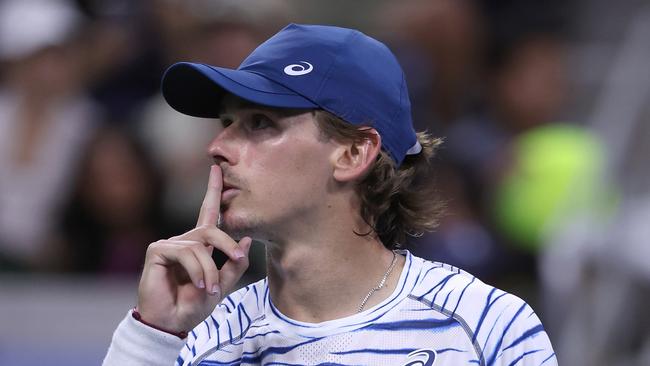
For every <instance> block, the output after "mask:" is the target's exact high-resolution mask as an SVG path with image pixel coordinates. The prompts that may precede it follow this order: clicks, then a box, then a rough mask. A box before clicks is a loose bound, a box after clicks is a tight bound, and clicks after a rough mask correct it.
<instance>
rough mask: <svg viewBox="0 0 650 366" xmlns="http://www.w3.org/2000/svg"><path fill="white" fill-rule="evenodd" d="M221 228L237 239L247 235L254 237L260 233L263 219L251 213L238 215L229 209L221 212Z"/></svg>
mask: <svg viewBox="0 0 650 366" xmlns="http://www.w3.org/2000/svg"><path fill="white" fill-rule="evenodd" d="M221 215H222V216H221V222H220V223H219V228H220V229H221V230H223V231H224V232H225V233H226V234H228V235H230V237H232V238H233V239H235V240H239V239H241V238H243V237H245V236H249V237H252V238H254V237H255V236H256V234H258V228H259V227H260V225H261V220H260V219H259V218H257V217H252V216H249V215H241V214H240V215H238V214H234V213H232V212H229V211H225V212H223V213H222V214H221Z"/></svg>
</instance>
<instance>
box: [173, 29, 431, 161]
mask: <svg viewBox="0 0 650 366" xmlns="http://www.w3.org/2000/svg"><path fill="white" fill-rule="evenodd" d="M226 52H227V51H226ZM162 93H163V96H164V97H165V99H166V100H167V103H169V105H170V106H171V107H172V108H174V109H176V110H177V111H179V112H181V113H184V114H188V115H190V116H195V117H212V118H216V117H218V115H219V110H220V107H221V106H220V102H221V99H222V98H223V96H224V95H225V94H226V93H232V94H234V95H236V96H238V97H240V98H242V99H245V100H247V101H250V102H253V103H257V104H261V105H265V106H270V107H280V108H314V109H324V110H326V111H328V112H330V113H332V114H334V115H336V116H337V117H339V118H341V119H343V120H344V121H346V122H348V123H351V124H354V125H369V126H372V127H374V128H375V129H376V130H377V131H378V132H379V135H380V136H381V139H382V148H383V149H384V150H385V151H387V152H388V153H389V154H390V156H391V157H392V158H393V160H394V161H395V162H396V164H397V165H398V166H399V165H400V164H401V163H402V161H403V160H404V157H405V156H406V155H410V154H417V153H419V152H420V150H421V149H422V148H421V146H420V144H419V143H418V141H417V137H416V135H415V130H414V129H413V122H412V120H411V103H410V100H409V96H408V91H407V87H406V80H405V78H404V72H403V71H402V68H401V67H400V65H399V63H398V62H397V59H396V58H395V56H394V55H393V54H392V53H391V51H390V50H389V49H388V47H386V46H385V45H384V44H383V43H381V42H379V41H377V40H376V39H373V38H370V37H368V36H366V35H365V34H363V33H361V32H359V31H357V30H353V29H346V28H340V27H332V26H320V25H297V24H290V25H288V26H287V27H285V28H284V29H282V30H281V31H280V32H278V33H277V34H276V35H274V36H273V37H271V38H269V39H268V40H267V41H266V42H264V43H262V44H261V45H260V46H259V47H257V48H256V49H255V50H254V51H253V52H252V53H251V54H250V55H249V56H248V57H247V58H246V59H245V60H244V61H243V62H242V64H241V65H240V66H239V68H237V69H236V70H232V69H226V68H221V67H215V66H211V65H205V64H198V63H189V62H181V63H177V64H174V65H172V66H171V67H170V68H169V69H167V71H166V72H165V75H164V76H163V80H162Z"/></svg>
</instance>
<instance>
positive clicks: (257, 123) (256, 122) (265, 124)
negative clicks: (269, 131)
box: [249, 113, 273, 131]
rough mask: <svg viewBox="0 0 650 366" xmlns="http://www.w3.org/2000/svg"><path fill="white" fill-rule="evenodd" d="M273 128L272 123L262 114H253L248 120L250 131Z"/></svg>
mask: <svg viewBox="0 0 650 366" xmlns="http://www.w3.org/2000/svg"><path fill="white" fill-rule="evenodd" d="M271 126H273V121H272V120H271V119H270V118H269V117H267V116H265V115H263V114H258V113H256V114H253V115H252V116H251V119H250V123H249V128H250V129H251V130H252V131H255V130H263V129H265V128H269V127H271Z"/></svg>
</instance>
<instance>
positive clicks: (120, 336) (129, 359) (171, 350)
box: [103, 310, 185, 366]
mask: <svg viewBox="0 0 650 366" xmlns="http://www.w3.org/2000/svg"><path fill="white" fill-rule="evenodd" d="M131 311H132V310H129V312H128V313H127V316H126V317H125V318H124V319H123V320H122V321H121V322H120V324H119V325H118V327H117V329H116V330H115V333H113V339H112V341H111V345H110V347H109V349H108V353H107V354H106V357H105V358H104V362H103V365H104V366H122V365H130V366H140V365H142V366H144V365H166V366H170V365H173V364H174V362H175V361H176V359H177V357H178V354H179V352H180V350H181V348H182V347H183V345H184V343H185V341H183V340H181V339H179V338H178V337H176V336H174V335H171V334H168V333H165V332H162V331H159V330H156V329H154V328H151V327H149V326H146V325H144V324H142V323H140V322H139V321H137V320H135V319H134V318H133V316H132V315H131Z"/></svg>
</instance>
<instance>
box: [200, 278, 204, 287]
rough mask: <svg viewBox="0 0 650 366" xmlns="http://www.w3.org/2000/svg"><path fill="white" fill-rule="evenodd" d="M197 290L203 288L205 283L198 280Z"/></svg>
mask: <svg viewBox="0 0 650 366" xmlns="http://www.w3.org/2000/svg"><path fill="white" fill-rule="evenodd" d="M199 288H205V282H203V280H199Z"/></svg>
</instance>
